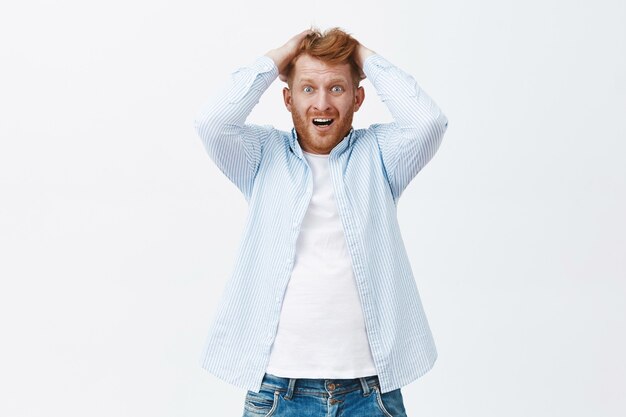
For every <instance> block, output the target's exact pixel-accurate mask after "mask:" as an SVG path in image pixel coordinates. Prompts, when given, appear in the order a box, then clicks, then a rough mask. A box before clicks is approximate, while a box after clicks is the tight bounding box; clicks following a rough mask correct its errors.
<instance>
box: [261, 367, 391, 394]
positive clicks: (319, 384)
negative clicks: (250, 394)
mask: <svg viewBox="0 0 626 417" xmlns="http://www.w3.org/2000/svg"><path fill="white" fill-rule="evenodd" d="M378 385H379V382H378V376H377V375H371V376H366V377H362V378H353V379H313V378H284V377H280V376H276V375H272V374H268V373H266V374H265V375H264V376H263V382H262V383H261V387H265V388H269V389H272V390H278V391H284V392H286V393H287V395H286V396H285V397H286V398H287V399H289V398H291V396H292V395H293V394H312V395H316V394H327V395H328V394H330V395H339V394H342V393H346V392H350V391H354V390H357V389H360V390H363V393H364V394H365V395H367V394H369V392H370V390H371V389H372V388H373V387H374V386H378Z"/></svg>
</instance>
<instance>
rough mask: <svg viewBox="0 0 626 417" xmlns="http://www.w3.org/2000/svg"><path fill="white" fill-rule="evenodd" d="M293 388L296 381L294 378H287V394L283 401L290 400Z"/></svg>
mask: <svg viewBox="0 0 626 417" xmlns="http://www.w3.org/2000/svg"><path fill="white" fill-rule="evenodd" d="M295 386H296V379H295V378H289V387H288V388H287V394H286V395H285V399H286V400H291V397H292V396H293V390H294V387H295Z"/></svg>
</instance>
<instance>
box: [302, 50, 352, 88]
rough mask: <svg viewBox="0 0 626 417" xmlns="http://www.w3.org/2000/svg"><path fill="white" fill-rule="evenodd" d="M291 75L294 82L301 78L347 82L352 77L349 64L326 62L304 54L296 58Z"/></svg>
mask: <svg viewBox="0 0 626 417" xmlns="http://www.w3.org/2000/svg"><path fill="white" fill-rule="evenodd" d="M293 75H294V81H295V82H299V81H301V80H302V79H308V80H313V81H319V82H324V81H330V80H333V81H337V80H343V81H345V82H349V81H350V80H351V78H352V73H351V72H350V64H348V63H345V64H327V63H326V62H324V61H322V60H319V59H317V58H313V57H312V56H310V55H306V54H305V55H301V56H300V57H298V59H297V60H296V63H295V65H294V67H293Z"/></svg>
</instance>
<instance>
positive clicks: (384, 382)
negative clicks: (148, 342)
mask: <svg viewBox="0 0 626 417" xmlns="http://www.w3.org/2000/svg"><path fill="white" fill-rule="evenodd" d="M277 76H278V77H280V79H281V80H282V81H285V82H287V87H285V88H284V90H283V99H284V103H285V106H286V107H287V110H288V111H289V112H291V114H292V118H293V123H294V128H293V129H292V131H291V132H283V131H279V130H277V129H274V128H273V127H271V126H257V125H249V124H245V120H246V118H247V116H248V115H249V114H250V112H251V111H252V109H253V107H254V106H255V105H256V103H258V100H259V98H260V97H261V95H262V94H263V92H264V91H265V90H266V89H267V87H268V86H269V85H270V84H271V83H272V82H273V81H274V80H275V79H276V77H277ZM364 77H368V78H369V79H370V80H371V82H372V84H373V85H374V87H375V88H376V90H377V92H378V94H379V96H380V98H381V100H382V101H383V102H384V103H385V104H386V105H387V107H388V108H389V110H390V112H391V114H392V116H393V118H394V121H393V122H392V123H386V124H375V125H372V126H370V127H369V128H367V129H358V130H355V129H353V128H352V118H353V114H354V112H356V111H357V110H358V109H359V108H360V107H361V104H362V103H363V101H364V98H365V93H364V90H363V87H360V86H359V82H360V80H361V79H362V78H364ZM447 124H448V122H447V119H446V116H445V115H444V114H443V113H442V112H441V110H440V109H439V107H438V106H437V105H436V104H435V103H434V102H433V101H432V100H431V99H430V97H429V96H428V95H427V94H426V93H425V92H424V91H423V90H422V89H421V88H420V87H419V86H418V84H417V83H416V82H415V81H414V80H413V78H411V77H410V76H409V75H407V74H405V73H404V72H402V71H401V70H400V69H398V68H396V67H394V66H393V65H392V64H390V63H389V62H388V61H386V60H385V59H384V58H382V57H381V56H380V55H378V54H376V53H374V52H373V51H371V50H369V49H367V48H366V47H364V46H363V45H361V44H360V43H359V42H357V41H356V40H355V39H354V38H352V37H351V36H350V35H348V34H346V33H345V32H343V31H341V30H340V29H337V28H335V29H331V30H329V31H327V32H326V33H320V32H319V31H311V30H308V31H304V32H302V33H300V34H298V35H296V36H294V37H293V38H291V39H290V40H289V41H288V42H287V43H286V44H285V45H283V46H282V47H280V48H277V49H273V50H271V51H269V52H268V53H267V54H266V55H265V56H263V57H260V58H258V59H257V60H256V61H255V62H254V63H253V64H252V65H251V66H248V67H244V68H240V69H239V70H237V71H236V72H235V73H234V74H233V77H232V83H231V85H230V87H229V88H228V89H227V91H226V92H225V94H223V95H222V96H221V97H219V98H218V99H217V100H214V101H212V102H210V103H208V104H207V105H205V106H204V108H203V109H202V110H201V111H200V113H199V114H198V116H197V118H196V121H195V126H196V130H197V132H198V134H199V136H200V137H201V138H202V140H203V143H204V146H205V148H206V150H207V152H208V153H209V155H210V156H211V158H212V159H213V160H214V161H215V163H216V164H217V166H218V167H219V168H220V170H221V171H222V172H223V173H224V174H225V175H226V176H227V177H228V178H229V179H230V180H231V181H232V182H233V183H234V184H235V185H236V186H237V187H238V188H239V189H240V190H241V192H242V193H243V194H244V196H245V198H246V200H247V201H248V204H249V217H248V221H247V223H246V227H245V230H244V236H243V240H242V244H241V246H240V248H239V254H238V258H237V262H236V265H235V270H234V273H233V276H232V277H231V279H230V280H229V281H228V283H227V285H226V288H225V292H224V295H223V298H222V300H221V303H220V305H219V306H218V309H217V314H216V317H215V319H214V322H213V325H212V327H211V330H210V333H209V336H208V337H207V340H206V343H205V346H204V349H203V354H202V359H201V364H202V367H203V368H204V369H206V370H207V371H209V372H211V373H213V374H214V375H216V376H218V377H219V378H222V379H223V380H225V381H227V382H229V383H232V384H234V385H236V386H239V387H241V388H244V389H246V390H248V392H247V395H246V400H245V406H244V413H245V414H244V416H247V415H249V416H253V415H255V416H320V417H321V416H329V415H332V416H339V415H341V416H387V417H389V416H393V417H397V416H405V415H406V414H405V409H404V404H403V398H402V394H401V392H400V388H401V387H402V386H404V385H406V384H408V383H409V382H411V381H413V380H415V379H416V378H418V377H419V376H421V375H423V374H424V373H426V372H427V371H428V370H429V369H430V368H431V367H432V365H433V363H434V361H435V359H436V356H437V354H436V350H435V345H434V342H433V339H432V335H431V332H430V329H429V327H428V323H427V321H426V317H425V315H424V311H423V309H422V305H421V302H420V298H419V294H418V291H417V288H416V285H415V280H414V278H413V276H412V273H411V268H410V265H409V261H408V256H407V254H406V252H405V249H404V245H403V242H402V238H401V235H400V230H399V226H398V222H397V217H396V206H397V202H398V199H399V197H400V195H401V193H402V192H403V190H404V189H405V188H406V186H407V185H408V183H409V182H410V181H411V179H412V178H413V177H414V176H415V175H416V174H417V173H418V172H419V171H420V170H421V168H422V167H423V166H424V165H425V164H426V163H427V162H428V161H429V160H430V159H431V158H432V156H433V155H434V153H435V152H436V150H437V148H438V147H439V144H440V142H441V138H442V137H443V134H444V132H445V130H446V128H447Z"/></svg>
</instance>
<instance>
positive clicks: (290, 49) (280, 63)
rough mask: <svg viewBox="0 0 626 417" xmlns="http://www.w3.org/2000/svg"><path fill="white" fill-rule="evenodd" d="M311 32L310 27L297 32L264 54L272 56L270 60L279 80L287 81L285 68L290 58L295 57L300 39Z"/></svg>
mask: <svg viewBox="0 0 626 417" xmlns="http://www.w3.org/2000/svg"><path fill="white" fill-rule="evenodd" d="M311 33H313V31H312V30H310V29H307V30H305V31H303V32H301V33H298V34H297V35H296V36H294V37H293V38H291V39H289V40H288V41H287V43H285V44H284V45H283V46H281V47H279V48H276V49H272V50H271V51H269V52H268V53H266V54H265V56H268V57H270V58H272V60H274V63H275V64H276V67H277V68H278V77H279V78H280V80H281V81H284V82H287V74H285V70H286V69H287V67H288V66H289V63H290V62H291V60H293V59H294V58H295V57H296V54H297V53H298V49H299V47H300V43H301V42H302V40H303V39H304V38H306V36H307V35H309V34H311Z"/></svg>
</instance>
